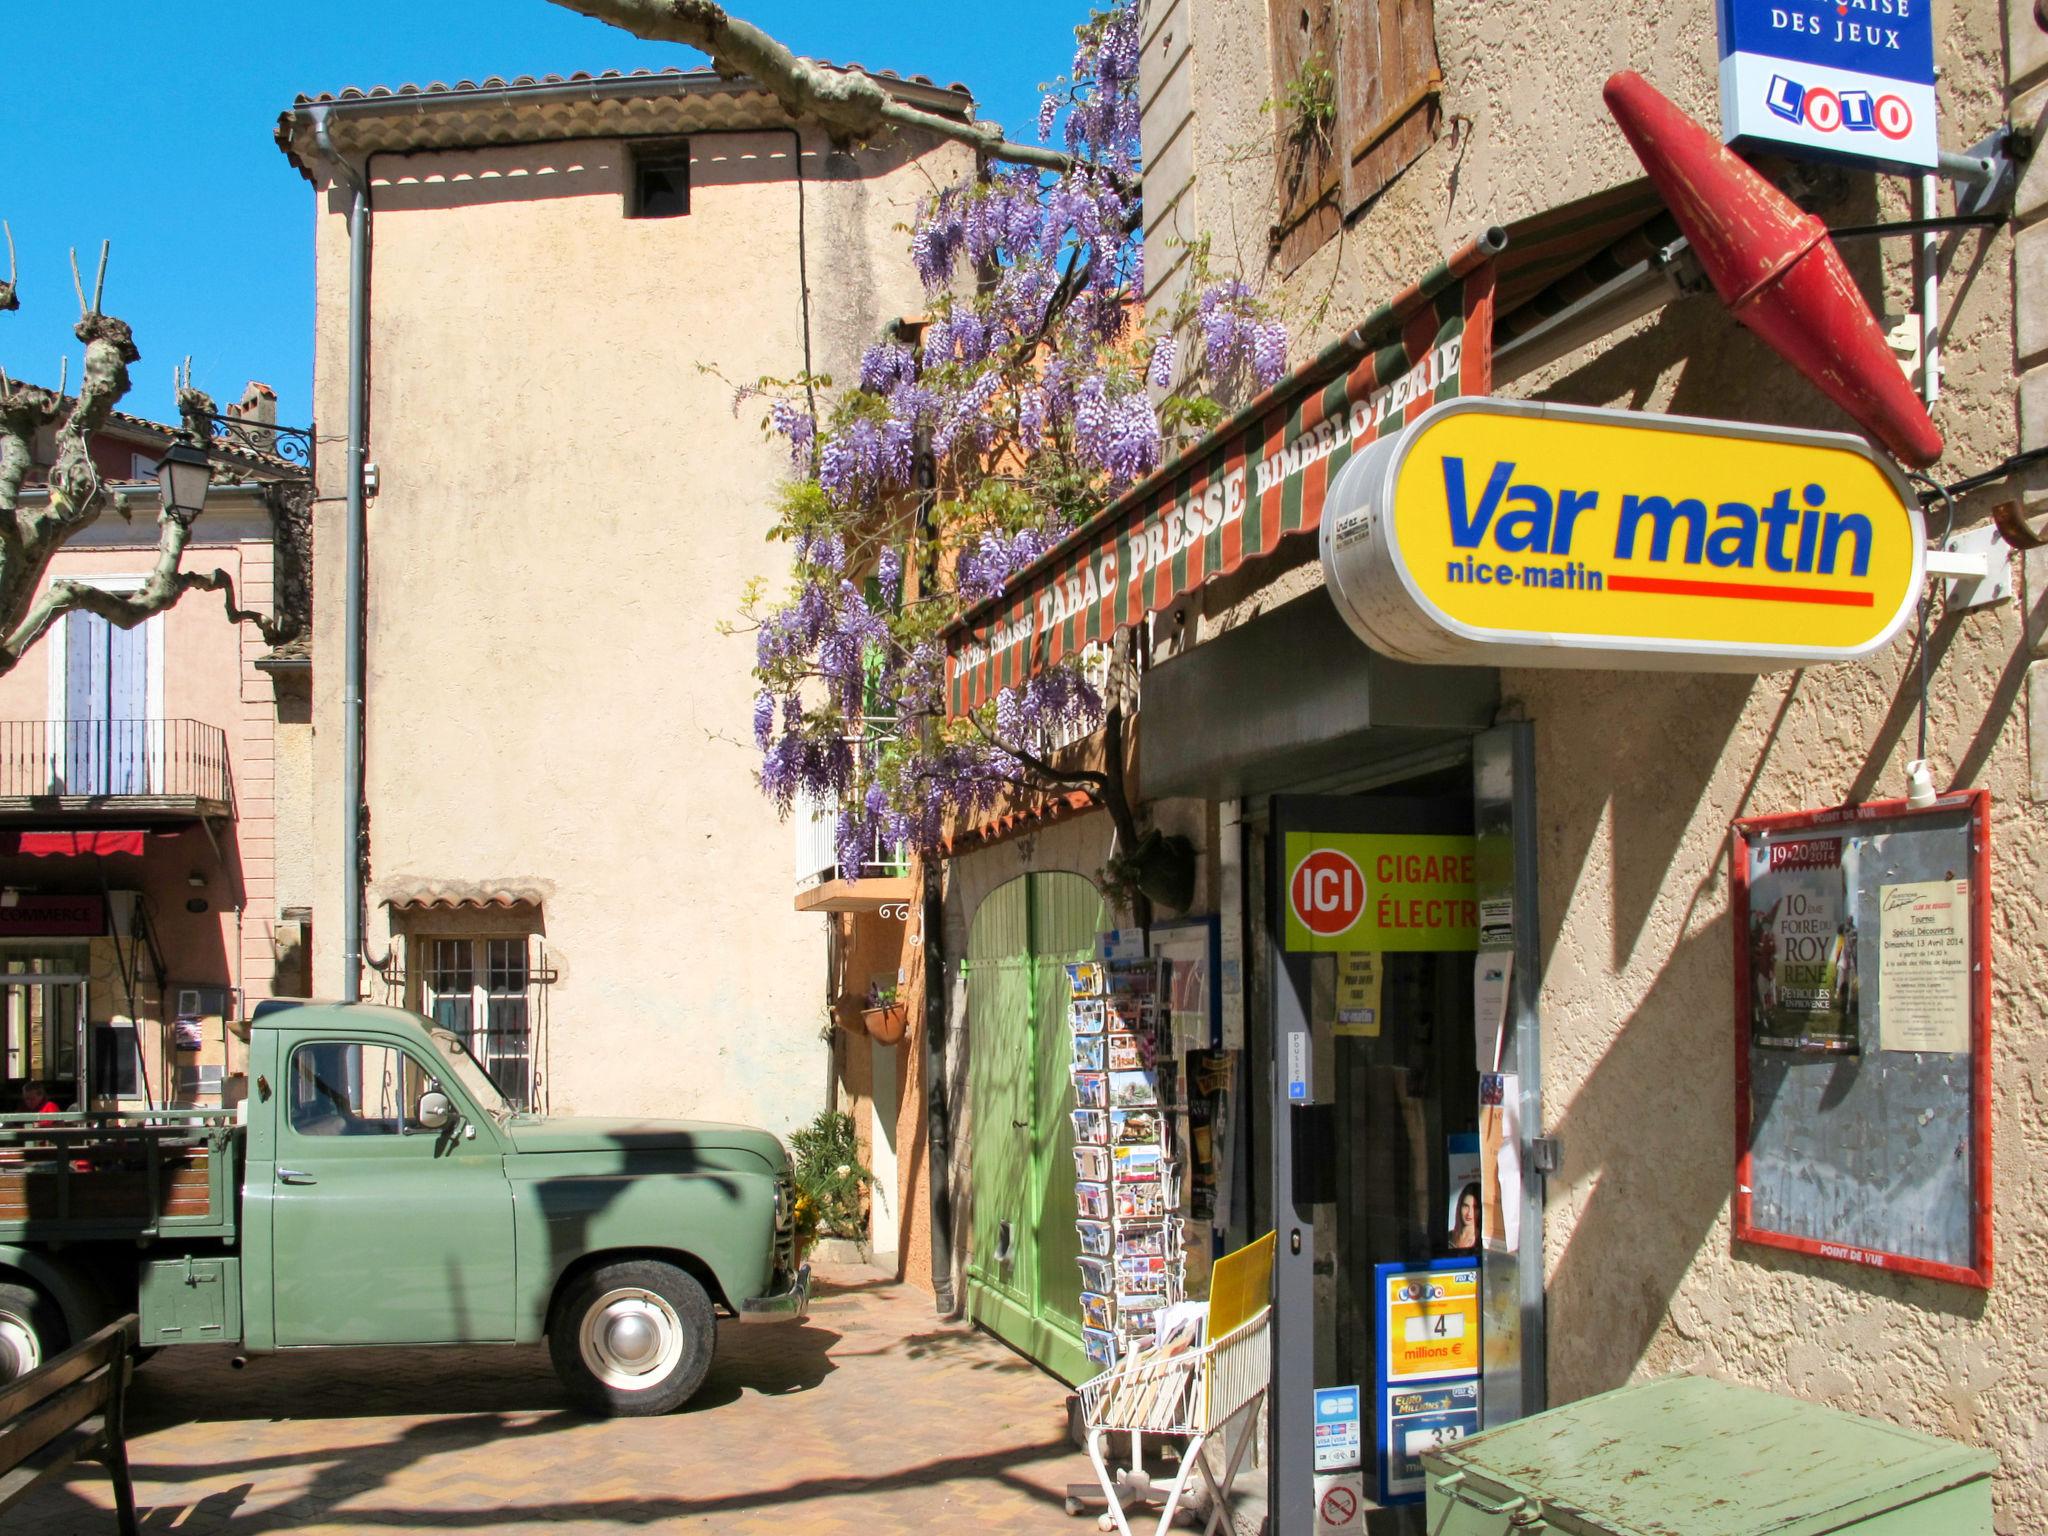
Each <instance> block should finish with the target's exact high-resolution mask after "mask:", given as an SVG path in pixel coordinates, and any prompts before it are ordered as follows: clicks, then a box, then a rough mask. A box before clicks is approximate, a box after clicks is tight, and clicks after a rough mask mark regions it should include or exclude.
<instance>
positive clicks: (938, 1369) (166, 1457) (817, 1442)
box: [0, 1271, 1094, 1536]
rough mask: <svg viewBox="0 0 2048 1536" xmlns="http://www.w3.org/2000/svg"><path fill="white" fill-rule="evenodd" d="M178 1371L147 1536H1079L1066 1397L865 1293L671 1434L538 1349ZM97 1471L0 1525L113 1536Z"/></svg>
mask: <svg viewBox="0 0 2048 1536" xmlns="http://www.w3.org/2000/svg"><path fill="white" fill-rule="evenodd" d="M230 1353H231V1352H230V1351H228V1350H226V1349H215V1348H211V1347H206V1348H200V1347H192V1348H188V1349H184V1350H169V1351H166V1352H165V1353H163V1354H162V1355H159V1356H158V1357H157V1358H156V1359H155V1360H154V1361H152V1362H151V1363H150V1364H149V1365H148V1366H146V1367H145V1368H144V1369H143V1370H142V1371H141V1372H140V1373H139V1374H138V1375H137V1377H136V1383H135V1390H134V1395H133V1397H132V1398H131V1400H130V1403H131V1406H130V1421H131V1435H130V1440H129V1457H130V1460H131V1462H132V1464H133V1466H134V1470H135V1483H136V1498H137V1500H138V1503H139V1505H140V1507H141V1509H142V1511H143V1518H142V1528H143V1530H144V1531H147V1532H171V1531H175V1532H179V1533H181V1536H255V1533H257V1532H268V1531H309V1532H339V1531H377V1532H392V1531H416V1530H449V1531H489V1532H510V1533H529V1532H531V1533H537V1532H543V1531H545V1532H551V1533H563V1532H592V1533H595V1532H618V1531H686V1530H687V1531H716V1532H732V1533H735V1536H741V1533H751V1532H778V1533H788V1532H801V1533H812V1532H816V1533H827V1536H829V1533H838V1532H845V1533H848V1536H853V1533H858V1536H893V1533H895V1532H925V1531H929V1532H934V1533H939V1532H954V1531H958V1532H963V1533H964V1532H976V1533H981V1532H993V1533H1005V1532H1022V1531H1034V1532H1051V1533H1054V1536H1057V1533H1059V1532H1062V1531H1067V1532H1072V1533H1074V1536H1082V1533H1089V1536H1092V1532H1093V1529H1094V1522H1093V1521H1092V1520H1084V1519H1069V1518H1068V1517H1067V1516H1066V1515H1065V1514H1064V1513H1063V1512H1062V1509H1061V1503H1060V1495H1061V1491H1062V1489H1063V1487H1064V1485H1065V1484H1066V1483H1068V1482H1070V1481H1073V1482H1085V1481H1088V1480H1089V1476H1090V1474H1089V1471H1088V1464H1087V1461H1086V1459H1085V1458H1083V1457H1082V1456H1080V1455H1079V1454H1077V1453H1076V1452H1075V1450H1074V1448H1073V1445H1072V1443H1071V1442H1070V1441H1069V1440H1068V1439H1067V1436H1066V1410H1065V1397H1066V1392H1065V1389H1064V1388H1063V1387H1062V1386H1061V1385H1060V1384H1059V1383H1058V1382H1056V1381H1054V1380H1053V1379H1052V1378H1051V1377H1049V1376H1046V1375H1044V1374H1043V1373H1041V1372H1040V1371H1039V1370H1038V1369H1037V1368H1036V1367H1034V1366H1032V1365H1031V1364H1030V1363H1029V1362H1027V1361H1025V1360H1024V1359H1023V1358H1021V1357H1020V1356H1018V1355H1015V1354H1013V1353H1012V1352H1011V1351H1009V1350H1008V1349H1007V1348H1005V1347H1004V1346H1003V1345H1002V1344H1000V1343H998V1342H996V1341H995V1340H994V1339H991V1338H989V1337H988V1336H986V1335H984V1334H978V1333H976V1332H974V1331H973V1330H971V1329H968V1328H965V1327H962V1326H959V1325H955V1324H947V1323H942V1322H940V1321H938V1320H937V1319H936V1318H934V1316H933V1315H932V1310H931V1303H930V1300H929V1299H928V1298H927V1297H925V1296H924V1295H922V1294H921V1293H919V1292H917V1291H915V1290H913V1289H911V1288H909V1287H906V1286H900V1285H896V1284H893V1283H891V1282H888V1281H883V1280H877V1279H875V1278H873V1277H872V1275H871V1274H870V1273H869V1272H854V1271H841V1272H837V1273H835V1274H834V1275H832V1276H830V1277H829V1278H827V1279H826V1280H825V1281H824V1283H822V1284H821V1285H820V1286H819V1289H818V1293H817V1296H816V1298H815V1300H814V1302H813V1305H812V1310H811V1318H810V1321H809V1322H808V1323H807V1324H805V1325H804V1326H802V1327H794V1328H793V1327H788V1326H782V1327H770V1328H742V1327H739V1326H737V1325H728V1326H725V1327H723V1328H722V1329H721V1331H720V1335H719V1343H718V1357H717V1361H716V1363H715V1364H714V1365H713V1366H712V1369H711V1374H710V1376H709V1378H708V1379H707V1380H706V1381H705V1384H704V1386H703V1389H702V1390H701V1391H700V1392H699V1393H698V1394H697V1396H696V1397H695V1398H694V1399H692V1400H691V1402H690V1403H689V1404H688V1405H687V1406H685V1407H684V1408H683V1409H682V1410H681V1411H680V1412H678V1413H675V1414H672V1415H670V1416H668V1417H667V1418H660V1419H614V1420H596V1419H591V1418H588V1417H586V1416H584V1415H582V1414H579V1413H577V1412H576V1411H574V1410H573V1409H571V1408H570V1407H569V1406H568V1404H567V1401H566V1400H565V1398H564V1397H563V1395H562V1392H561V1390H560V1388H559V1387H558V1386H557V1385H556V1382H555V1378H554V1373H553V1372H552V1370H550V1368H549V1366H548V1362H547V1354H546V1351H545V1350H544V1349H530V1350H529V1349H496V1350H488V1349H459V1350H450V1349H444V1350H412V1351H405V1350H395V1349H379V1350H364V1351H347V1352H328V1353H324V1354H309V1355H297V1356H287V1357H271V1358H268V1359H256V1360H253V1361H252V1362H251V1363H250V1365H249V1367H248V1369H247V1370H245V1371H235V1370H233V1369H231V1368H230V1366H229V1364H228V1361H229V1356H230ZM112 1507H113V1500H112V1494H111V1492H110V1490H109V1488H108V1484H107V1480H106V1476H105V1474H104V1472H103V1471H102V1470H101V1469H100V1468H99V1467H98V1466H97V1465H88V1466H85V1467H82V1468H77V1469H74V1470H73V1472H72V1473H71V1474H70V1475H69V1476H68V1477H67V1478H66V1480H65V1481H64V1482H63V1483H62V1484H60V1485H57V1486H54V1487H51V1488H46V1489H44V1490H42V1491H41V1492H39V1493H38V1494H36V1495H35V1497H34V1498H33V1499H31V1500H29V1501H27V1502H25V1503H23V1504H21V1505H19V1506H17V1507H16V1508H15V1509H14V1510H13V1511H11V1512H10V1513H9V1514H8V1515H7V1516H5V1517H4V1518H0V1526H4V1528H5V1529H6V1531H7V1532H8V1533H9V1536H13V1533H16V1532H19V1533H22V1536H29V1533H34V1536H109V1533H111V1532H112V1531H113V1529H114V1518H113V1513H112Z"/></svg>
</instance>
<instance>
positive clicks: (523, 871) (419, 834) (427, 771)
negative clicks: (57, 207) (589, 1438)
mask: <svg viewBox="0 0 2048 1536" xmlns="http://www.w3.org/2000/svg"><path fill="white" fill-rule="evenodd" d="M791 148H792V143H791V138H790V136H789V134H788V133H787V132H786V131H781V132H764V133H754V134H705V135H701V136H699V137H697V138H695V139H693V140H692V154H693V167H692V199H691V211H690V213H689V214H688V215H687V216H686V217H682V218H676V219H660V220H632V219H627V218H625V217H623V194H624V190H625V176H626V169H627V158H626V155H625V152H624V146H623V145H621V144H619V143H617V142H612V141H584V142H578V143H573V144H563V145H541V146H537V147H530V148H519V149H495V150H483V151H470V152H459V153H456V152H450V153H445V154H443V153H433V154H427V153H422V154H415V155H411V156H408V157H404V158H399V157H383V158H380V159H379V160H377V161H376V162H375V164H374V165H373V167H372V174H373V180H374V191H373V198H374V202H375V207H376V210H377V211H376V214H375V233H374V237H373V249H374V253H375V254H374V276H373V282H372V286H373V289H374V295H375V297H374V301H373V305H372V324H371V347H372V353H373V362H372V374H373V387H372V404H371V416H372V423H373V425H372V448H371V458H372V459H373V460H374V461H375V462H376V464H377V466H378V469H379V472H380V474H381V477H382V488H381V490H380V492H379V494H378V495H377V496H376V498H375V499H374V500H373V502H372V503H371V507H370V511H369V519H368V539H369V550H370V554H369V575H368V587H369V614H368V625H367V629H368V641H367V647H368V655H367V677H368V681H367V698H368V725H367V757H368V761H367V770H366V788H367V797H368V802H369V814H370V859H371V874H370V882H371V883H370V901H371V908H370V923H369V943H368V948H369V949H370V951H371V954H372V957H373V958H375V957H377V956H380V955H381V954H382V953H383V952H384V950H385V946H386V943H387V932H386V924H385V918H384V909H382V908H381V907H380V906H379V905H378V901H379V898H380V893H383V892H387V891H389V890H391V889H392V888H394V887H395V886H397V885H399V884H402V883H404V882H409V881H414V880H429V881H465V882H504V883H509V884H515V885H523V886H529V887H531V888H533V889H535V890H537V891H539V892H540V893H541V894H542V896H543V915H542V921H543V923H544V927H545V931H546V938H547V948H548V956H549V960H550V962H551V963H552V964H553V965H554V966H556V967H557V969H558V974H559V979H558V980H557V982H556V983H555V985H554V986H553V987H552V989H551V994H550V999H549V1012H550V1015H551V1024H550V1032H551V1037H552V1038H551V1040H550V1043H549V1053H550V1056H551V1059H552V1063H553V1085H552V1095H551V1107H552V1108H553V1109H554V1110H556V1111H558V1112H564V1111H586V1112H587V1111H599V1110H601V1111H607V1112H616V1113H637V1114H672V1115H674V1114H689V1115H703V1116H711V1117H716V1118H729V1119H737V1120H743V1121H750V1122H754V1123H758V1124H762V1125H765V1126H768V1127H769V1128H771V1129H774V1130H777V1131H784V1130H787V1129H788V1128H790V1127H791V1126H793V1125H797V1124H800V1123H803V1122H805V1121H807V1120H809V1119H810V1118H811V1116H812V1115H814V1114H815V1113H816V1112H817V1110H818V1109H819V1108H820V1107H821V1103H822V1095H823V1091H824V1085H825V1081H826V1071H827V1066H826V1061H825V1059H824V1058H825V1051H826V1047H825V1045H824V1044H823V1043H822V1041H821V1039H820V1030H821V1026H822V1024H823V1022H824V1018H823V1006H824V999H823V997H822V996H821V995H820V994H821V986H820V983H821V979H822V977H823V975H824V938H823V932H822V926H821V925H820V924H819V923H818V921H817V920H816V919H815V918H806V917H800V916H798V915H797V914H796V913H795V912H794V911H793V910H792V906H791V900H792V868H791V862H792V861H791V846H792V844H791V833H790V831H789V829H788V828H787V827H785V826H783V825H781V824H780V823H779V822H778V821H777V818H776V816H775V813H774V811H773V809H772V808H771V807H770V806H769V805H768V803H767V802H766V801H765V800H764V799H763V798H762V797H761V795H760V793H759V791H758V790H757V789H756V787H755V784H754V779H753V774H754V766H755V753H754V751H753V749H752V746H751V743H750V742H749V741H748V740H747V737H748V721H749V718H750V712H751V698H752V685H751V682H750V679H749V676H748V673H749V668H750V666H751V663H752V657H753V641H752V637H751V636H749V635H746V634H724V633H721V625H722V624H724V623H726V622H727V621H730V620H732V619H733V618H734V617H735V615H736V612H737V608H738V603H739V599H740V594H741V592H742V589H743V588H744V587H745V585H746V584H747V582H748V581H749V580H750V579H753V578H757V577H758V578H766V579H768V580H769V581H770V582H777V583H779V582H780V581H781V580H782V579H783V578H784V575H785V573H786V570H787V561H786V551H785V550H783V549H782V547H781V546H779V545H771V544H768V543H767V542H765V540H764V539H763V537H762V535H763V533H764V531H765V530H766V528H767V526H768V523H769V521H770V518H771V515H772V513H771V506H772V502H773V498H774V496H775V493H776V488H777V484H778V482H779V481H780V479H781V477H782V476H783V475H784V473H785V472H786V470H787V458H786V456H785V455H784V453H783V452H782V451H781V450H780V449H779V448H778V447H776V446H775V445H773V444H769V443H766V442H764V441H763V440H762V435H761V433H760V431H759V422H760V419H761V417H762V415H763V414H764V412H763V409H762V406H761V404H760V402H759V401H753V402H749V403H747V404H745V405H743V406H741V407H740V408H739V409H738V411H737V412H735V409H734V404H733V386H734V385H737V384H748V383H752V382H753V381H755V380H757V379H759V378H760V377H762V376H764V375H771V376H776V377H789V376H792V375H795V374H797V373H799V372H800V371H801V369H802V368H803V366H804V361H805V358H804V348H803V331H802V326H803V318H804V317H803V311H802V307H801V305H800V302H799V287H798V262H799V252H798V242H797V221H798V188H797V185H796V181H795V179H794V177H793V175H792V161H791V153H790V152H791ZM963 163H964V152H956V151H953V150H941V151H938V152H935V153H934V154H933V155H931V156H930V157H929V159H928V162H927V166H922V167H921V166H919V165H917V164H915V163H909V162H906V160H905V159H904V157H903V155H902V154H901V153H900V152H895V151H873V152H866V151H864V152H862V153H860V154H858V155H854V156H847V155H843V154H839V153H837V152H832V151H830V150H828V149H827V147H826V146H825V145H824V144H823V142H822V140H815V139H813V140H807V141H806V143H805V145H804V159H803V178H804V187H803V198H804V215H805V227H806V242H805V243H806V247H807V249H806V250H805V252H804V255H805V257H806V259H807V263H808V272H809V287H810V298H811V316H810V320H811V335H812V343H813V355H814V366H815V367H816V368H817V369H818V370H820V371H823V372H833V373H838V374H842V375H843V374H845V373H846V372H848V370H849V369H851V368H852V367H853V366H854V364H855V363H856V361H857V356H858V349H859V347H860V346H861V345H863V344H864V343H865V342H867V341H869V340H872V339H874V337H875V336H876V334H877V332H878V331H879V329H880V328H881V326H882V325H883V324H884V323H885V322H886V321H887V320H888V319H890V318H892V317H893V316H895V315H897V314H901V313H911V312H915V311H916V309H917V308H918V306H919V304H920V302H921V295H920V290H919V288H918V285H917V282H916V279H915V276H914V274H913V272H912V271H911V269H910V266H909V262H908V260H907V255H906V248H905V245H904V238H903V236H902V235H901V233H900V232H899V231H898V230H897V229H896V228H895V226H896V225H897V224H899V223H901V222H904V221H907V219H908V218H909V217H910V215H911V213H912V211H913V208H914V205H915V202H916V200H917V199H918V197H919V196H920V195H921V194H922V193H923V192H924V191H925V190H926V188H927V185H928V183H927V180H926V174H927V169H929V171H930V173H931V174H933V175H936V176H938V177H940V178H941V179H945V178H947V177H950V176H951V175H953V174H955V173H957V171H958V170H959V169H960V167H961V165H962V164H963ZM320 206H321V214H320V218H319V234H318V250H319V264H318V266H319V318H318V325H319V334H318V350H317V370H316V371H317V380H316V381H317V396H318V401H319V407H320V409H319V417H320V420H321V421H322V422H331V423H340V422H341V421H343V420H344V419H345V415H346V412H345V391H344V369H345V363H346V355H345V351H344V348H343V341H344V328H345V324H346V313H347V308H346V291H347V290H346V284H347V241H346V221H345V217H344V216H343V214H342V213H341V211H340V210H341V204H340V203H339V201H338V200H330V199H323V200H322V201H321V205H320ZM340 458H341V455H339V454H334V455H331V456H327V457H326V458H324V459H323V464H325V465H329V466H331V469H330V476H331V478H330V483H329V485H328V486H327V487H326V489H327V491H328V493H329V494H330V495H331V496H332V497H333V499H331V500H323V502H322V503H321V504H320V507H319V509H318V534H317V537H318V541H319V547H320V548H321V550H322V551H323V558H322V560H321V562H320V566H319V571H318V598H317V602H316V612H317V613H318V614H319V615H320V630H319V635H320V647H319V649H320V654H321V655H322V656H324V657H332V658H335V659H334V661H333V662H332V664H331V665H327V666H323V667H322V668H321V670H320V672H319V675H318V677H317V679H316V692H315V698H314V719H315V720H316V721H317V722H319V735H318V737H317V746H316V755H315V779H316V783H317V786H318V791H317V792H318V795H319V797H320V799H319V804H318V808H317V815H316V820H315V831H314V838H315V848H316V854H317V856H318V862H319V875H318V879H317V884H316V903H315V905H316V908H317V910H318V913H319V920H320V923H321V935H322V937H321V942H320V943H319V945H318V948H317V952H316V986H317V987H318V989H320V990H323V991H331V990H333V989H334V988H336V987H337V986H338V984H339V981H340V973H339V953H338V947H337V946H338V940H339V936H340V929H339V920H338V914H339V902H340V891H341V866H340V858H339V854H340V837H341V828H342V825H343V822H342V808H341V804H340V799H339V791H340V783H341V763H340V756H339V743H340V731H339V721H340V718H341V717H340V694H339V689H340V683H341V671H342V668H341V663H340V660H339V658H340V655H341V647H340V643H339V642H340V623H341V616H342V601H341V587H340V583H341V578H342V569H341V561H340V559H339V558H338V557H336V556H332V555H329V554H327V553H326V552H329V551H334V550H337V549H339V547H340V545H341V523H342V515H343V509H342V505H341V501H340V499H339V493H340V485H339V480H338V470H339V467H340V462H339V461H340Z"/></svg>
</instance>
